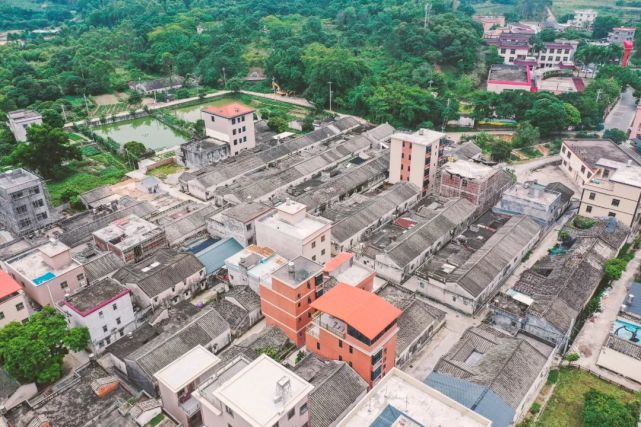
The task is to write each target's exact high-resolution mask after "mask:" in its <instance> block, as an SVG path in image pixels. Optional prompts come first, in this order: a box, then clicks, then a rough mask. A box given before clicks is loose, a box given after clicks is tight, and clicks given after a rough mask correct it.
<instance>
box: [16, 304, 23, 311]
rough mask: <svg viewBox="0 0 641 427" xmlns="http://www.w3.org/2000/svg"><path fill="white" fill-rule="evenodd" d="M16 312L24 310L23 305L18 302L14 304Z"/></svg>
mask: <svg viewBox="0 0 641 427" xmlns="http://www.w3.org/2000/svg"><path fill="white" fill-rule="evenodd" d="M16 310H17V311H20V310H24V303H21V302H19V303H18V304H16Z"/></svg>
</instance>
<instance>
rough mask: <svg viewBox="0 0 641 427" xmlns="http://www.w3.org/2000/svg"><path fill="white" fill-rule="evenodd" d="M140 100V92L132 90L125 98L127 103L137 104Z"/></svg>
mask: <svg viewBox="0 0 641 427" xmlns="http://www.w3.org/2000/svg"><path fill="white" fill-rule="evenodd" d="M141 102H142V94H141V93H140V92H138V91H132V92H131V93H130V94H129V97H128V98H127V104H129V105H138V104H140V103H141Z"/></svg>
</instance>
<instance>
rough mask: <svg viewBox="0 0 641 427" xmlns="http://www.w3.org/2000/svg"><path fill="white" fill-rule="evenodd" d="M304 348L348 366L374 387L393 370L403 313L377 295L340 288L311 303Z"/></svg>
mask: <svg viewBox="0 0 641 427" xmlns="http://www.w3.org/2000/svg"><path fill="white" fill-rule="evenodd" d="M312 308H314V309H315V310H316V313H315V314H314V315H313V316H312V321H311V323H310V324H309V326H308V327H307V332H306V336H305V345H306V347H307V350H308V351H309V352H311V353H315V354H317V355H318V356H319V357H321V358H322V359H327V360H339V361H345V362H347V363H348V364H349V365H350V366H351V367H352V368H353V369H354V370H355V371H356V372H357V373H358V374H359V375H360V376H361V378H363V379H364V380H365V381H366V382H367V384H368V385H369V386H370V387H371V386H372V385H374V384H375V383H376V382H378V381H379V380H380V379H381V378H383V377H384V376H385V374H386V373H387V372H388V371H389V370H390V369H392V368H393V367H394V364H395V361H396V340H397V334H398V326H397V320H398V318H399V317H400V316H401V314H402V312H401V310H399V309H398V308H396V307H394V306H393V305H392V304H390V303H388V302H387V301H385V300H384V299H383V298H381V297H379V296H378V295H375V294H372V293H370V292H367V291H364V290H362V289H359V288H356V287H352V286H349V285H345V284H337V285H336V286H335V287H333V288H331V289H330V290H329V291H327V292H326V293H325V294H323V295H322V296H321V297H320V298H318V299H317V300H316V301H313V302H312Z"/></svg>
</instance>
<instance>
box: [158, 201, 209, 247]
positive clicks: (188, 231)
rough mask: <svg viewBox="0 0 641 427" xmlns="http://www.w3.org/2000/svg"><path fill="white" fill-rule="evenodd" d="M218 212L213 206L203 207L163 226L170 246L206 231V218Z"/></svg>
mask: <svg viewBox="0 0 641 427" xmlns="http://www.w3.org/2000/svg"><path fill="white" fill-rule="evenodd" d="M218 211H220V209H219V208H217V207H216V206H213V205H204V206H202V207H201V208H200V209H197V210H195V211H193V212H190V213H189V214H187V215H185V216H183V217H181V218H179V219H177V220H176V221H173V222H170V223H169V224H164V225H163V226H162V228H164V229H165V235H166V237H167V241H168V242H169V244H170V245H175V244H177V243H179V242H182V241H184V240H185V239H187V238H190V237H193V236H194V235H196V234H198V233H199V232H202V231H205V230H206V229H207V218H209V217H210V216H212V215H213V214H215V213H216V212H218Z"/></svg>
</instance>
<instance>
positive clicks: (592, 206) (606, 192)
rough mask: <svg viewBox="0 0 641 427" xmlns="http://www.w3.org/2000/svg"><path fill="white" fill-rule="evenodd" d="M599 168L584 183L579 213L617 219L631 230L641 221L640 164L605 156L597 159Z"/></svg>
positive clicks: (636, 227)
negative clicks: (617, 160)
mask: <svg viewBox="0 0 641 427" xmlns="http://www.w3.org/2000/svg"><path fill="white" fill-rule="evenodd" d="M597 166H598V167H599V170H598V172H597V174H596V175H595V176H593V177H592V178H591V179H590V180H589V181H587V182H586V183H585V185H584V186H583V193H582V194H581V205H580V206H579V215H583V216H588V217H592V218H605V217H611V218H617V219H618V220H619V221H620V222H621V223H623V224H625V225H627V226H628V227H630V228H631V229H632V230H637V229H638V228H639V225H640V224H641V166H638V165H636V164H632V160H629V161H628V163H619V162H616V161H612V160H608V159H600V160H599V161H598V162H597Z"/></svg>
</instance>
